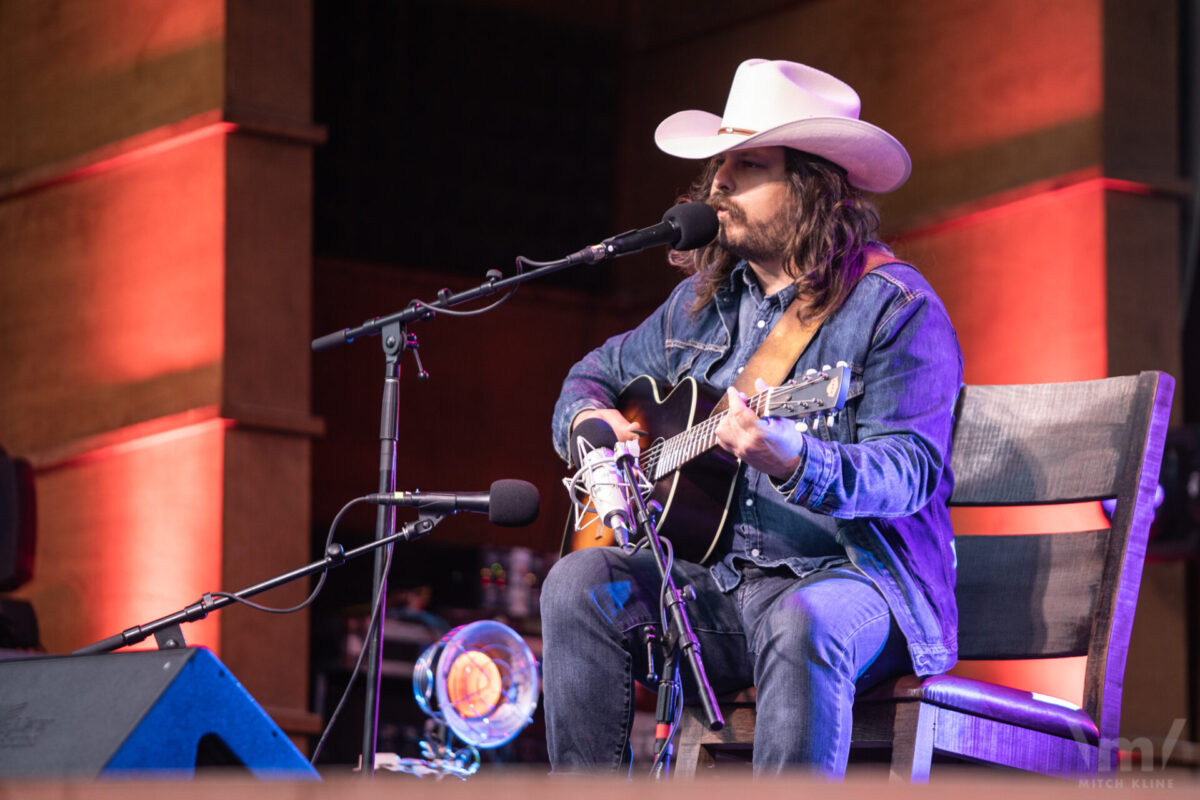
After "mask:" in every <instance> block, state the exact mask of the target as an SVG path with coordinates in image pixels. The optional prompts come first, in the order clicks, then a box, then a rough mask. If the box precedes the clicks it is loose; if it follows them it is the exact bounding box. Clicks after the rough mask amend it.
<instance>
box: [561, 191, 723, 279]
mask: <svg viewBox="0 0 1200 800" xmlns="http://www.w3.org/2000/svg"><path fill="white" fill-rule="evenodd" d="M718 227H719V223H718V221H717V212H716V211H713V210H712V208H711V207H709V205H708V204H707V203H679V204H678V205H674V206H671V207H670V208H668V209H667V213H665V214H663V221H662V222H660V223H658V224H657V225H651V226H650V227H648V228H638V229H637V230H632V231H626V232H625V233H618V234H617V235H616V236H610V237H609V238H607V239H605V240H604V241H603V242H601V243H600V244H594V245H592V246H591V247H585V248H583V249H582V250H580V251H579V252H576V253H572V254H571V255H569V256H567V257H566V258H565V259H563V260H564V261H565V262H566V264H568V265H574V264H594V263H596V262H597V261H603V260H605V259H608V258H616V257H617V256H626V255H629V254H630V253H640V252H641V251H643V250H645V249H646V248H648V247H657V246H658V245H663V244H665V245H668V246H669V247H670V248H671V249H672V250H695V249H696V248H698V247H703V246H704V245H706V244H708V243H709V242H711V241H712V240H713V239H714V238H716V236H717V228H718Z"/></svg>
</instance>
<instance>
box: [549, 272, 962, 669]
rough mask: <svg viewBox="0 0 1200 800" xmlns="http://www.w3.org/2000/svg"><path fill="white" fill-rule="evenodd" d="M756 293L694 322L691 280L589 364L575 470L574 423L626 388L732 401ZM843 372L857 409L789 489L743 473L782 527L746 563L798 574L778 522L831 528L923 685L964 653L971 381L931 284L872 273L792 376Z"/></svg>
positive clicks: (562, 408) (560, 411)
mask: <svg viewBox="0 0 1200 800" xmlns="http://www.w3.org/2000/svg"><path fill="white" fill-rule="evenodd" d="M736 272H737V270H735V273H736ZM746 290H747V289H746V287H745V284H744V282H743V281H742V280H741V279H740V277H739V275H737V274H735V275H731V277H730V280H729V282H728V283H727V284H726V285H725V286H724V287H722V288H721V290H720V291H719V292H718V293H717V297H716V300H715V301H714V302H712V303H709V304H708V305H707V306H706V307H705V308H703V309H702V310H701V311H700V312H699V313H698V314H695V315H693V314H692V313H691V310H690V309H691V307H692V303H693V301H694V299H695V291H694V287H693V281H692V279H690V278H689V279H685V280H684V281H683V282H681V283H680V284H679V285H678V286H676V287H675V289H674V290H673V291H672V292H671V295H670V296H669V297H668V298H667V300H666V302H665V303H663V304H662V305H661V306H660V307H659V308H658V309H657V310H656V311H654V313H652V314H651V315H650V316H649V317H648V318H647V319H646V320H645V321H644V322H642V324H641V325H639V326H638V327H637V328H635V329H634V330H632V331H629V332H627V333H624V334H620V335H618V336H614V337H612V338H611V339H609V340H608V341H607V342H605V343H604V344H603V345H601V346H600V347H599V348H597V349H595V350H593V351H592V352H591V353H589V354H588V355H587V356H585V357H584V358H583V359H582V360H581V361H579V363H577V364H576V365H575V366H574V367H573V368H572V369H571V371H570V372H569V373H568V374H567V378H566V380H565V381H564V383H563V390H562V394H561V395H560V397H559V400H558V403H557V405H556V407H555V412H554V420H553V429H554V444H555V448H556V449H557V450H558V452H559V455H561V456H563V457H564V458H567V440H568V436H569V433H570V431H569V426H570V424H571V421H572V420H573V419H574V417H575V415H576V414H578V413H579V412H580V411H583V410H585V409H587V408H611V407H613V405H614V403H615V400H616V396H617V394H618V393H619V391H620V389H621V388H622V387H624V386H625V385H626V384H628V383H629V382H630V381H632V380H633V379H634V378H636V377H637V376H639V375H643V374H644V375H649V376H651V377H653V378H654V379H656V380H658V381H660V382H663V383H667V384H670V385H674V384H676V383H678V382H679V381H680V380H681V379H682V378H684V377H688V376H690V377H692V378H694V379H695V380H696V381H698V382H699V383H700V385H701V386H703V387H706V388H708V389H709V390H710V391H711V392H713V394H714V395H716V394H719V393H720V392H721V391H723V390H724V389H725V388H726V387H725V386H723V385H722V386H718V385H714V384H713V382H712V381H711V380H710V376H711V375H712V374H713V372H714V371H716V368H717V367H718V365H720V364H721V363H722V360H723V359H724V358H725V357H726V356H727V355H728V354H729V352H730V350H731V342H732V341H733V339H734V337H735V336H736V334H737V320H738V308H739V303H740V297H741V295H740V293H741V292H743V291H746ZM839 361H843V362H846V363H847V364H849V365H850V368H851V376H852V379H851V384H850V390H849V398H848V400H847V403H846V407H845V409H844V410H843V412H842V413H840V414H838V415H837V418H836V420H835V422H834V424H833V425H832V426H826V425H820V426H817V427H816V428H815V429H813V430H812V431H811V432H810V433H809V434H806V436H805V437H804V438H805V443H804V448H803V451H802V453H801V459H800V464H799V466H798V467H797V469H796V472H795V473H794V474H793V475H792V476H791V477H790V478H788V479H787V480H786V481H784V482H778V481H774V480H771V479H769V478H768V476H765V475H761V474H758V473H757V471H756V470H753V469H751V468H748V467H747V466H746V465H743V466H742V470H741V472H740V475H739V478H738V480H739V484H738V488H737V493H736V494H735V502H736V503H738V504H739V505H741V504H742V503H743V502H745V501H746V500H748V498H747V497H746V496H745V495H746V494H747V493H751V494H752V495H753V498H755V499H756V500H757V506H758V507H759V508H758V513H760V514H761V515H762V516H764V518H767V519H770V520H772V522H771V524H770V527H769V529H768V530H766V531H764V532H763V536H762V537H760V538H759V539H758V541H761V542H762V543H763V545H764V546H763V548H762V552H761V553H760V552H758V551H757V550H756V551H755V556H756V558H750V557H749V555H747V559H748V560H752V561H754V562H755V563H759V564H761V565H777V564H787V565H789V566H794V565H795V563H797V562H798V561H799V560H800V557H801V556H802V555H803V554H802V553H801V552H797V551H796V550H789V537H788V530H787V529H788V527H789V526H788V525H786V524H785V525H780V524H779V521H780V520H786V519H789V517H787V514H792V515H794V516H793V517H791V519H794V520H795V525H794V526H791V527H793V528H803V529H811V528H812V527H813V523H814V521H817V522H818V524H823V525H824V526H825V527H826V528H828V529H829V531H830V533H831V535H832V536H834V537H835V538H836V540H837V542H838V544H840V545H841V546H842V547H844V548H845V551H846V555H847V556H848V557H849V559H850V561H851V562H852V563H853V565H854V566H855V567H856V568H858V569H859V570H860V571H862V572H863V573H864V574H866V575H867V576H868V577H869V578H871V580H873V581H874V583H875V585H876V586H878V587H879V589H880V591H881V592H882V593H883V595H884V597H885V598H886V599H887V602H888V606H889V607H890V609H891V611H892V614H893V616H894V617H895V619H896V622H897V624H898V625H899V627H900V630H901V631H902V632H903V633H904V635H905V637H906V638H907V640H908V645H909V652H910V655H911V656H912V661H913V668H914V670H915V671H916V672H917V674H919V675H929V674H935V673H939V672H944V671H945V670H947V669H949V668H950V667H951V666H953V665H954V663H955V661H956V660H957V650H958V647H957V629H958V612H957V608H956V605H955V600H954V582H955V555H954V538H953V537H954V535H953V531H952V529H951V527H950V517H949V512H948V510H947V507H946V503H947V501H948V500H949V498H950V493H951V490H952V489H953V485H954V479H953V475H952V474H951V472H950V443H951V439H950V437H951V431H952V428H953V421H954V416H953V415H954V403H955V399H956V397H957V394H958V390H959V387H960V386H961V383H962V352H961V350H960V348H959V345H958V338H957V335H956V334H955V331H954V328H953V326H952V325H951V324H950V319H949V316H948V315H947V313H946V309H945V307H944V306H943V305H942V302H941V300H940V299H939V298H938V297H937V295H936V294H935V293H934V292H933V289H932V288H931V287H930V286H929V284H928V283H927V282H926V281H925V279H924V278H923V277H922V276H921V274H920V273H919V272H917V271H916V270H915V269H914V268H912V267H911V266H909V265H906V264H901V263H892V264H885V265H883V266H881V267H878V268H876V269H874V270H872V271H871V272H869V273H867V274H866V275H865V276H864V277H863V278H862V280H860V281H859V283H858V285H857V286H856V287H855V288H854V290H853V292H851V294H850V296H849V297H848V298H847V300H846V302H845V304H844V305H843V306H842V307H841V308H840V309H839V310H838V311H837V312H836V313H835V314H833V315H832V316H831V317H829V318H828V319H827V320H826V321H825V322H824V323H823V324H822V325H821V327H820V328H819V329H818V330H817V332H816V334H815V335H814V336H813V339H812V341H811V342H810V343H809V344H808V346H807V348H806V349H805V351H804V352H803V354H802V355H801V357H800V359H799V361H798V362H797V363H796V365H795V368H794V371H793V377H795V378H799V377H801V376H802V375H803V374H804V372H805V371H806V370H808V369H810V368H816V369H820V368H821V367H822V366H824V365H827V364H836V363H837V362H839ZM724 372H725V373H726V374H728V373H729V370H724ZM749 505H755V503H754V502H750V503H749ZM772 512H774V513H772ZM735 520H736V517H735ZM722 566H723V565H722V564H721V563H717V564H715V565H713V567H712V571H713V577H714V579H715V580H716V581H717V583H718V585H720V586H721V588H722V589H725V590H728V589H729V588H732V586H731V584H730V575H729V574H727V573H728V567H727V566H726V567H725V571H724V572H723V570H722ZM733 583H736V580H734V581H733Z"/></svg>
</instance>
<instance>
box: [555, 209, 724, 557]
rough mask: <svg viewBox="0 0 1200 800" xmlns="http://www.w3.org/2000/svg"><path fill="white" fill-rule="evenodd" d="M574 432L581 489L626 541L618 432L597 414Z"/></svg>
mask: <svg viewBox="0 0 1200 800" xmlns="http://www.w3.org/2000/svg"><path fill="white" fill-rule="evenodd" d="M705 208H707V206H705ZM573 435H574V437H575V442H576V447H577V449H578V452H579V453H580V461H581V462H582V467H581V468H580V470H579V475H580V476H582V480H583V487H584V491H586V492H587V493H588V495H589V496H590V497H591V499H592V505H593V506H595V508H596V516H598V517H599V518H600V521H601V522H603V523H604V525H605V526H607V527H609V528H611V529H612V531H613V534H614V535H615V536H616V539H617V541H618V542H620V543H621V544H622V545H624V544H626V543H627V542H628V541H629V533H630V531H631V530H632V528H633V514H632V513H630V510H629V501H628V499H627V498H626V496H625V488H624V483H625V481H624V476H623V475H622V474H621V470H620V469H619V468H618V467H617V459H616V455H615V454H614V453H613V448H614V447H616V446H617V435H616V434H615V433H614V432H613V429H612V426H611V425H609V424H608V423H607V422H605V421H604V420H602V419H599V418H598V417H590V418H588V419H585V420H584V421H583V422H581V423H579V425H578V427H576V428H575V430H574V433H573ZM585 451H586V452H585ZM635 491H636V489H635Z"/></svg>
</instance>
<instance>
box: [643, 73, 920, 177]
mask: <svg viewBox="0 0 1200 800" xmlns="http://www.w3.org/2000/svg"><path fill="white" fill-rule="evenodd" d="M860 108H861V103H860V102H859V99H858V94H857V93H856V92H855V91H854V90H853V89H852V88H850V86H849V85H848V84H846V83H844V82H843V81H840V80H838V79H837V78H835V77H833V76H832V75H829V74H827V73H824V72H822V71H821V70H819V69H814V68H812V67H809V66H805V65H804V64H797V63H795V62H794V61H767V60H766V59H762V58H752V59H750V60H749V61H743V62H742V63H741V65H739V66H738V68H737V73H736V74H734V76H733V85H732V86H730V88H729V99H728V100H727V101H726V103H725V115H724V116H721V117H718V116H717V115H716V114H710V113H708V112H707V111H680V112H679V113H677V114H672V115H671V116H669V117H667V118H666V119H665V120H663V121H662V123H661V124H660V125H659V126H658V129H657V130H655V132H654V142H655V144H657V145H658V147H659V149H661V150H662V151H663V152H665V153H668V154H670V155H673V156H679V157H680V158H709V157H711V156H715V155H716V154H717V153H723V152H725V151H726V150H742V149H745V148H747V147H771V146H777V145H782V146H785V147H792V148H795V149H796V150H803V151H804V152H806V153H812V154H813V155H818V156H821V157H822V158H825V159H828V160H829V161H832V162H833V163H835V164H837V165H838V166H840V167H842V168H843V169H845V170H846V174H847V176H848V177H849V180H850V183H851V184H853V185H854V186H857V187H859V188H860V189H866V190H867V191H869V192H890V191H892V190H893V189H898V188H899V187H900V185H901V184H903V183H904V181H906V180H907V179H908V174H909V172H911V171H912V161H911V160H909V157H908V152H907V151H905V149H904V145H902V144H900V142H899V141H897V140H896V137H894V136H892V135H891V134H890V133H888V132H887V131H885V130H883V129H882V128H879V127H876V126H875V125H872V124H871V123H869V122H863V121H862V120H860V119H859V118H858V113H859V109H860Z"/></svg>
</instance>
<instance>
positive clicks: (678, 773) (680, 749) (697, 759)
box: [674, 708, 713, 778]
mask: <svg viewBox="0 0 1200 800" xmlns="http://www.w3.org/2000/svg"><path fill="white" fill-rule="evenodd" d="M706 730H707V729H706V728H705V725H704V723H703V722H702V721H701V720H700V718H699V716H698V715H697V713H696V712H694V711H693V710H692V709H690V708H689V709H685V710H684V712H683V720H682V722H680V725H679V740H678V745H677V746H676V747H675V764H674V774H675V777H677V778H692V777H695V775H696V770H697V769H698V768H702V767H703V768H706V767H710V766H712V764H713V755H712V753H711V752H709V750H708V748H706V747H704V746H702V745H701V744H700V741H701V740H702V739H703V738H704V734H705V731H706Z"/></svg>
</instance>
